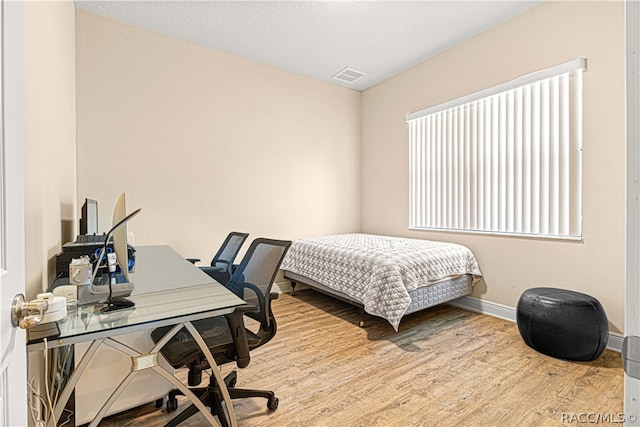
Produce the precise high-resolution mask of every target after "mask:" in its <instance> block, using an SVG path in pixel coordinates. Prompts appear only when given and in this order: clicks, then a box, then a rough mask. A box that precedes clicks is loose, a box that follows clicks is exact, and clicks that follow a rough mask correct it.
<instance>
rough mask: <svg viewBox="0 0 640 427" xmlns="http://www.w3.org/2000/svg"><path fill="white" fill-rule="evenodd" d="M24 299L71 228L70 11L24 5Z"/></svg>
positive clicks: (65, 6)
mask: <svg viewBox="0 0 640 427" xmlns="http://www.w3.org/2000/svg"><path fill="white" fill-rule="evenodd" d="M25 21H26V22H25V27H26V34H25V52H26V53H25V57H26V105H27V114H26V135H27V144H26V145H27V146H26V162H27V165H26V172H25V175H26V177H25V210H26V223H25V226H26V236H25V237H26V242H25V244H26V278H27V286H26V290H27V296H28V297H30V298H31V297H33V296H35V294H36V293H38V292H42V291H43V290H44V289H46V287H47V285H48V281H49V280H51V278H52V277H53V276H54V275H55V255H56V254H57V253H58V252H60V250H61V245H62V244H63V243H65V242H67V241H69V240H70V239H72V238H73V237H74V233H75V224H76V156H75V152H76V129H75V119H76V109H75V9H74V6H73V2H71V1H40V2H26V3H25Z"/></svg>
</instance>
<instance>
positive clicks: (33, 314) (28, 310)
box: [11, 294, 49, 329]
mask: <svg viewBox="0 0 640 427" xmlns="http://www.w3.org/2000/svg"><path fill="white" fill-rule="evenodd" d="M48 308H49V302H48V301H47V300H45V299H36V300H33V301H26V300H25V298H24V295H22V294H16V296H15V297H13V304H12V305H11V324H12V325H13V326H14V327H16V326H19V327H20V329H29V328H31V327H33V326H35V325H37V324H38V323H40V322H42V319H43V318H44V312H45V311H47V309H48Z"/></svg>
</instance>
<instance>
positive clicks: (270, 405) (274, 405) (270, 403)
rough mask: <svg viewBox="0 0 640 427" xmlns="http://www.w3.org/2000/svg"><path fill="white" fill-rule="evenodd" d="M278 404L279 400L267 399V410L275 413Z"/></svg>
mask: <svg viewBox="0 0 640 427" xmlns="http://www.w3.org/2000/svg"><path fill="white" fill-rule="evenodd" d="M278 403H280V399H278V398H277V397H275V396H274V397H271V398H269V400H267V408H269V409H271V410H272V411H275V410H276V409H278Z"/></svg>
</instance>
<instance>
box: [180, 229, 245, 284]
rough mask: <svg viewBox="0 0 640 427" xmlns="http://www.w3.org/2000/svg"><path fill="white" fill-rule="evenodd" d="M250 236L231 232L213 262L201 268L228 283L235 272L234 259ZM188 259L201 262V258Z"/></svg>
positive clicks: (216, 278)
mask: <svg viewBox="0 0 640 427" xmlns="http://www.w3.org/2000/svg"><path fill="white" fill-rule="evenodd" d="M247 237H249V233H239V232H237V231H233V232H231V233H229V235H228V236H227V238H226V239H225V240H224V242H223V243H222V246H220V249H218V252H217V253H216V254H215V256H214V257H213V259H212V260H211V264H210V265H209V266H206V267H199V268H200V270H202V271H204V272H205V273H207V274H208V275H209V276H211V277H213V278H214V279H215V280H216V281H218V282H220V283H222V284H223V285H226V284H227V282H228V281H229V279H230V278H231V275H232V274H233V267H234V265H233V261H234V260H235V259H236V256H237V255H238V252H240V248H241V247H242V244H243V243H244V241H245V240H247ZM187 261H190V262H192V263H193V264H195V263H197V262H200V259H199V258H187Z"/></svg>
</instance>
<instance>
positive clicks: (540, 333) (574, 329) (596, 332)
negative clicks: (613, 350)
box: [516, 288, 609, 361]
mask: <svg viewBox="0 0 640 427" xmlns="http://www.w3.org/2000/svg"><path fill="white" fill-rule="evenodd" d="M516 317H517V322H518V330H519V331H520V335H521V336H522V338H523V339H524V342H525V343H526V344H527V345H528V346H529V347H531V348H533V349H534V350H536V351H539V352H540V353H542V354H546V355H547V356H551V357H556V358H558V359H565V360H581V361H586V360H595V359H597V358H598V357H599V356H600V355H601V354H602V352H603V351H604V349H605V347H606V346H607V340H608V338H609V323H608V321H607V315H606V314H605V312H604V309H603V308H602V305H601V304H600V302H599V301H598V300H597V299H595V298H594V297H592V296H589V295H586V294H583V293H580V292H574V291H568V290H564V289H556V288H532V289H527V290H526V291H524V292H523V293H522V295H521V296H520V300H519V301H518V308H517V311H516Z"/></svg>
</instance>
